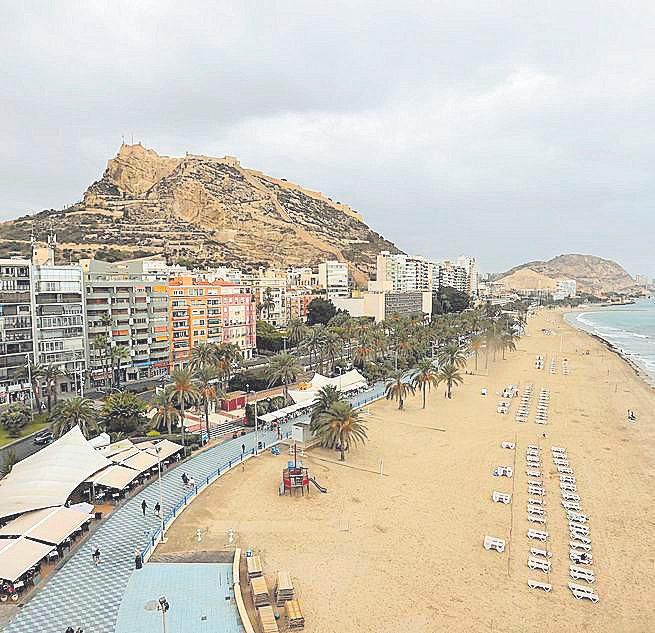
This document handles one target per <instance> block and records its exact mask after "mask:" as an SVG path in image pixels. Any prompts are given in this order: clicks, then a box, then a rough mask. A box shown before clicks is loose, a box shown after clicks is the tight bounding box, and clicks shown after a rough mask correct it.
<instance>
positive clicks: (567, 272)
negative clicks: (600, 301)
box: [497, 254, 635, 296]
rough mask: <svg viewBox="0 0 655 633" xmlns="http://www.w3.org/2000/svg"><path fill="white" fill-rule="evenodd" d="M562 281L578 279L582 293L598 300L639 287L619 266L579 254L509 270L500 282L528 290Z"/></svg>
mask: <svg viewBox="0 0 655 633" xmlns="http://www.w3.org/2000/svg"><path fill="white" fill-rule="evenodd" d="M558 279H575V281H576V282H577V288H578V292H586V293H589V294H593V295H596V296H602V295H606V294H607V293H610V292H619V293H621V292H626V291H630V290H632V289H633V288H634V286H635V280H634V279H633V278H632V277H631V276H630V275H629V274H628V273H627V272H626V270H625V269H624V268H623V267H622V266H620V265H619V264H617V263H616V262H613V261H611V260H609V259H602V258H600V257H595V256H594V255H575V254H570V255H559V256H557V257H554V258H553V259H550V260H548V261H546V262H544V261H535V262H528V263H527V264H523V265H522V266H516V267H515V268H512V269H511V270H508V271H507V272H506V273H503V274H502V275H500V276H499V277H498V279H497V280H498V281H502V282H504V283H505V285H506V287H507V288H512V289H514V290H527V289H535V288H554V287H555V285H556V282H557V280H558Z"/></svg>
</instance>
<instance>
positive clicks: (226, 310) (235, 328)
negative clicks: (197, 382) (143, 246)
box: [167, 276, 257, 368]
mask: <svg viewBox="0 0 655 633" xmlns="http://www.w3.org/2000/svg"><path fill="white" fill-rule="evenodd" d="M167 289H168V296H169V299H170V302H169V306H170V307H169V321H170V365H171V368H175V367H180V366H182V365H184V364H185V363H187V362H189V360H190V358H191V349H192V348H193V347H194V346H195V345H197V344H198V343H199V342H204V343H234V344H235V345H237V346H238V347H239V349H240V350H241V353H242V354H243V356H244V358H250V357H251V356H252V351H253V349H254V348H255V345H256V332H255V327H256V322H257V316H256V315H257V313H256V309H255V303H254V301H253V299H252V294H251V289H250V287H248V286H246V285H241V284H236V283H232V282H229V281H207V280H206V279H202V278H200V277H193V276H180V277H173V278H171V279H170V280H169V282H168V286H167Z"/></svg>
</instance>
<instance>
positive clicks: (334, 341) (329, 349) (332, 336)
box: [323, 331, 343, 371]
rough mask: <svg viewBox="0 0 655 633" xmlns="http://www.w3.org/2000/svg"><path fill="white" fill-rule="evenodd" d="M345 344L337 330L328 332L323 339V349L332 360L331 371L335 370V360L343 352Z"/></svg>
mask: <svg viewBox="0 0 655 633" xmlns="http://www.w3.org/2000/svg"><path fill="white" fill-rule="evenodd" d="M342 348H343V346H342V341H341V338H340V337H339V335H338V334H337V333H336V332H330V331H328V332H326V334H325V340H324V341H323V351H324V352H325V355H326V356H327V358H328V360H329V361H330V371H334V361H335V359H336V357H337V356H338V355H339V352H341V350H342Z"/></svg>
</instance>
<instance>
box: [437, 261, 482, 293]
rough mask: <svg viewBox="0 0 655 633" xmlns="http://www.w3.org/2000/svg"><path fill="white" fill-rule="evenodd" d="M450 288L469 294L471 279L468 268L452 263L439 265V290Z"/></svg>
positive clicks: (445, 262)
mask: <svg viewBox="0 0 655 633" xmlns="http://www.w3.org/2000/svg"><path fill="white" fill-rule="evenodd" d="M476 283H477V282H476ZM444 287H448V288H454V289H455V290H459V291H460V292H466V293H468V292H469V278H468V273H467V271H466V268H464V267H463V266H458V265H457V264H455V263H454V262H451V261H443V262H440V263H439V289H441V288H444Z"/></svg>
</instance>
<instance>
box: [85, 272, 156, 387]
mask: <svg viewBox="0 0 655 633" xmlns="http://www.w3.org/2000/svg"><path fill="white" fill-rule="evenodd" d="M80 265H81V266H82V269H83V271H84V293H85V296H84V298H85V309H86V320H87V332H88V341H89V345H88V364H89V370H90V371H89V380H90V384H91V386H93V387H100V386H102V385H107V384H109V383H110V382H111V381H112V380H115V379H116V378H119V379H120V382H121V383H122V384H124V383H130V382H134V381H139V380H147V379H150V378H156V377H158V376H160V375H164V374H166V373H168V360H169V315H168V312H169V306H168V303H169V299H168V291H167V288H166V282H165V281H162V280H161V279H158V278H161V277H165V278H167V274H168V273H167V271H166V269H164V268H160V267H159V266H157V265H156V264H155V263H154V262H149V261H147V260H131V261H129V262H115V263H109V262H102V261H98V260H89V259H84V260H81V261H80ZM120 347H124V348H125V349H126V352H127V353H126V354H125V358H122V359H121V363H120V369H119V367H118V363H117V362H116V363H115V362H113V360H112V354H113V355H114V356H117V352H116V350H117V349H118V348H120ZM118 353H120V352H118ZM115 373H120V377H118V376H116V375H114V374H115Z"/></svg>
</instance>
